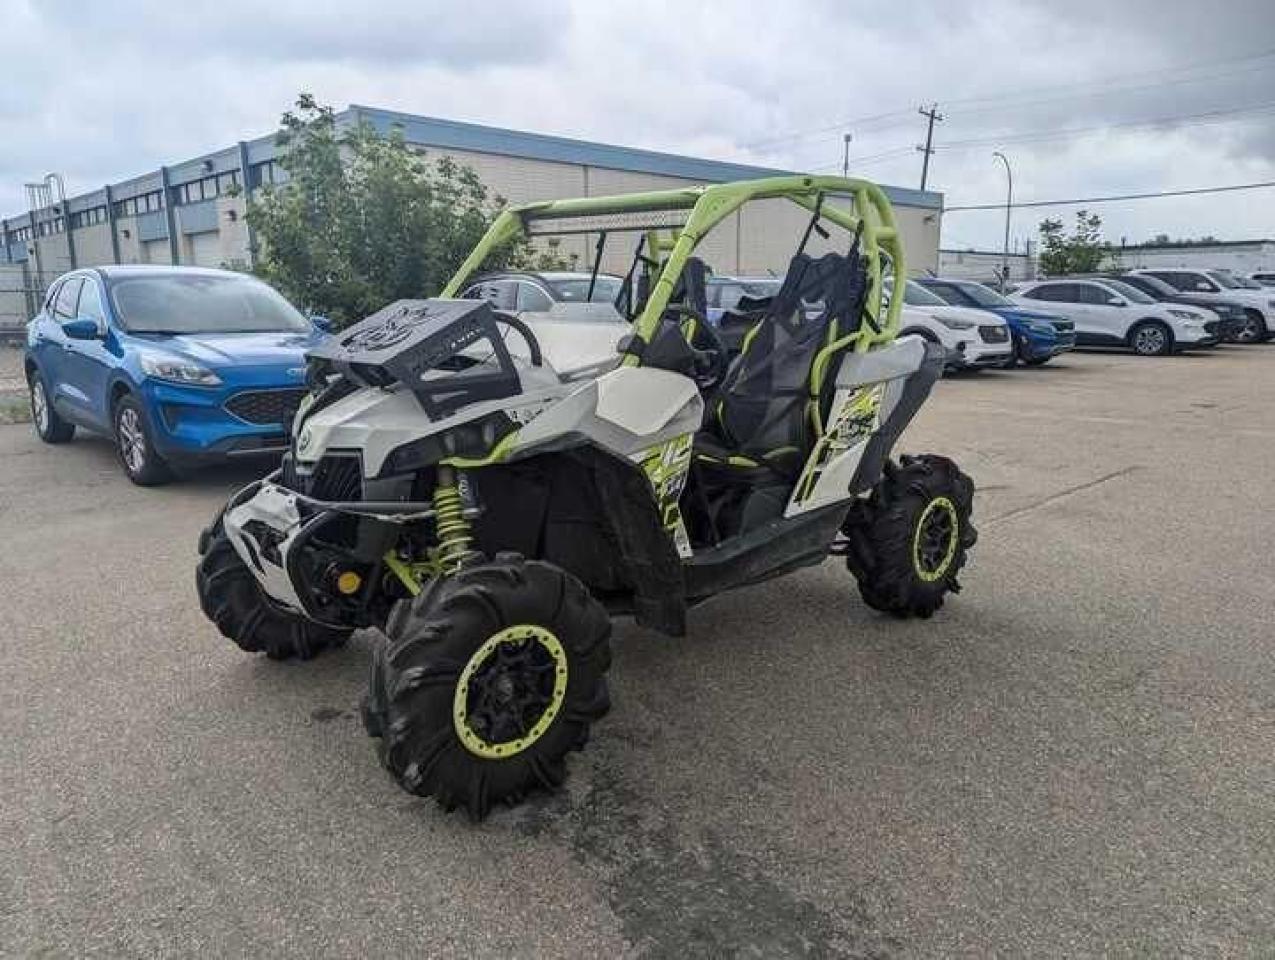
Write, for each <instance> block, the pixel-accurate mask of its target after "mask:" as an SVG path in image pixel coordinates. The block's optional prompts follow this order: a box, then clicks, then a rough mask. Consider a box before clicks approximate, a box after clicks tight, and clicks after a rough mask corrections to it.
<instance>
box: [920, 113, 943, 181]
mask: <svg viewBox="0 0 1275 960" xmlns="http://www.w3.org/2000/svg"><path fill="white" fill-rule="evenodd" d="M916 112H917V113H919V114H920V115H921V116H923V117H929V120H930V122H929V124H928V125H927V126H926V128H925V146H923V147H922V146H920V145H918V146H917V149H918V150H919V151H921V152H922V153H923V154H925V160H924V161H922V163H921V189H922V190H924V189H925V184H926V181H928V180H929V179H930V154H932V153H933V152H934V124H936V123H942V122H943V114H941V113H939V105H938V104H937V103H932V104H930V109H928V110H926V109H925V107H917V108H916Z"/></svg>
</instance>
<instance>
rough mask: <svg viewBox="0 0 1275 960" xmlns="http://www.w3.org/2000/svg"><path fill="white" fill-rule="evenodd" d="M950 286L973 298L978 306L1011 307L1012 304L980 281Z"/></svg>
mask: <svg viewBox="0 0 1275 960" xmlns="http://www.w3.org/2000/svg"><path fill="white" fill-rule="evenodd" d="M952 286H954V287H956V288H957V289H958V290H960V291H961V292H962V293H963V294H965V296H967V297H969V299H971V300H973V301H974V303H976V304H978V306H980V307H1012V306H1013V304H1012V303H1010V302H1009V301H1008V300H1006V299H1005V298H1004V297H1002V296H1001V295H1000V294H999V293H997V292H996V291H995V290H992V289H991V288H989V287H985V286H983V285H982V284H981V283H971V282H968V281H967V282H965V283H954V284H952Z"/></svg>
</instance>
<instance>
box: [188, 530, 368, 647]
mask: <svg viewBox="0 0 1275 960" xmlns="http://www.w3.org/2000/svg"><path fill="white" fill-rule="evenodd" d="M195 589H196V590H197V591H198V593H199V606H200V609H202V610H203V611H204V616H206V617H207V618H208V619H209V620H211V621H212V622H213V623H215V624H216V625H217V629H218V630H220V631H221V632H222V635H223V636H225V637H228V638H229V639H231V640H233V641H234V642H235V644H236V645H237V646H238V647H239V648H240V649H241V650H244V651H247V652H248V653H264V654H265V655H266V656H267V657H269V658H270V659H271V660H288V659H290V658H292V657H296V658H297V659H299V660H309V659H311V658H312V657H316V656H318V655H319V654H320V653H322V652H323V651H324V650H326V649H328V648H329V647H339V646H340V645H341V644H343V643H345V641H346V638H347V637H348V636H349V634H348V633H346V632H343V631H340V630H333V629H331V628H329V627H324V626H321V625H320V624H317V623H314V622H313V621H311V620H307V619H305V618H304V617H301V616H298V615H296V614H293V613H289V612H288V611H286V610H284V609H282V608H281V607H279V606H278V605H277V604H275V603H274V602H273V601H272V600H271V599H270V598H269V597H267V596H266V594H265V592H264V591H263V590H262V589H261V586H260V584H258V583H257V578H256V577H255V576H253V573H252V571H251V570H249V569H248V565H247V564H246V563H244V562H243V560H242V558H240V556H239V553H238V551H236V550H235V547H234V544H232V543H231V542H230V538H229V537H228V536H227V535H226V531H225V528H224V527H223V526H222V522H221V519H220V518H218V519H217V521H216V522H215V523H214V524H213V525H212V526H211V527H209V528H208V529H206V530H204V532H203V533H201V534H200V535H199V565H198V566H197V567H196V568H195Z"/></svg>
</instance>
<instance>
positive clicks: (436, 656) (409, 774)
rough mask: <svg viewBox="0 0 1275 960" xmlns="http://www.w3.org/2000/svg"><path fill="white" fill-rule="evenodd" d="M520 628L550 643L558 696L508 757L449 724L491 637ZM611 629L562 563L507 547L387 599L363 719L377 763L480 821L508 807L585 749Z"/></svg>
mask: <svg viewBox="0 0 1275 960" xmlns="http://www.w3.org/2000/svg"><path fill="white" fill-rule="evenodd" d="M524 624H529V625H533V626H537V627H540V628H543V629H544V630H547V631H549V632H551V633H552V634H553V635H554V636H555V637H556V638H557V639H558V641H559V643H560V644H561V648H562V650H563V651H564V655H565V663H566V668H567V680H566V688H565V692H564V693H563V694H562V698H561V701H560V707H559V708H558V709H557V713H556V715H555V716H553V718H552V720H551V721H550V722H549V724H548V726H547V727H546V728H545V729H544V731H543V733H541V734H540V735H539V736H538V737H537V738H535V739H534V740H532V742H531V743H530V744H529V745H527V746H525V747H523V748H521V749H520V750H519V751H518V752H516V753H514V754H512V755H510V756H505V757H495V756H480V755H478V754H477V753H475V752H472V751H471V749H470V748H469V747H467V746H466V744H465V742H464V741H463V740H462V738H461V736H460V733H459V732H458V727H457V724H458V723H467V722H468V721H464V720H461V719H459V718H456V717H454V715H453V700H454V698H455V695H456V689H457V685H458V684H459V683H460V682H461V678H462V674H463V672H464V670H465V667H466V665H467V664H468V663H469V662H470V660H471V658H473V657H475V656H476V655H477V654H479V652H480V650H481V648H482V647H483V645H484V644H485V643H486V642H487V641H488V639H489V638H492V637H494V636H495V635H496V634H498V633H499V632H500V631H503V630H505V629H507V628H510V627H514V626H516V625H524ZM610 637H611V620H610V617H609V616H608V614H607V612H606V610H605V608H604V607H603V606H602V605H601V604H600V603H599V602H598V601H597V600H596V599H594V597H593V596H592V595H590V593H589V591H588V590H587V589H586V588H585V586H584V585H583V584H582V583H581V582H580V581H579V580H577V579H576V578H575V577H573V576H572V575H571V574H569V573H567V572H566V571H564V570H561V569H559V568H558V567H555V566H553V565H552V564H548V563H543V562H541V561H537V560H526V559H524V558H523V557H521V556H520V555H517V554H499V555H497V557H496V558H495V559H494V560H491V561H484V560H482V559H481V558H476V562H473V563H470V564H468V565H466V566H465V567H464V568H463V569H462V570H460V571H459V572H458V573H457V574H455V575H454V576H450V577H442V578H438V579H436V580H434V581H432V582H431V583H430V584H429V585H428V586H427V587H426V588H425V589H424V590H423V591H422V592H421V593H420V594H419V595H418V596H416V597H414V598H412V599H410V600H403V601H400V602H399V603H398V604H397V605H396V606H395V608H394V611H393V613H392V614H391V615H390V618H389V622H388V623H387V625H386V637H385V638H384V639H383V642H381V643H380V644H379V645H378V646H377V648H376V649H375V652H374V654H373V658H372V667H371V677H370V681H369V686H368V694H367V699H366V700H365V702H364V706H363V719H364V724H365V726H366V727H367V731H368V733H369V734H370V735H371V736H373V737H380V738H382V739H381V743H380V749H379V752H380V756H381V762H382V763H383V764H384V765H385V767H386V769H387V770H389V772H390V773H391V774H392V775H393V776H394V779H395V780H396V781H397V782H398V783H399V785H400V786H401V787H402V788H403V789H404V790H406V791H408V792H409V793H413V794H417V795H419V796H424V797H428V796H432V797H434V798H435V799H436V800H437V802H438V804H439V805H440V806H441V807H443V809H445V810H453V809H455V808H457V807H461V808H463V809H464V810H465V811H466V812H467V813H468V814H469V816H470V817H471V818H472V819H474V820H481V819H482V818H483V817H485V816H486V815H487V813H488V812H489V811H490V809H491V807H492V806H493V805H494V804H496V803H505V804H508V805H513V804H515V803H517V802H519V801H520V800H521V799H522V798H523V797H525V796H526V795H528V794H529V793H532V792H534V791H537V790H544V791H553V790H556V789H557V788H558V787H559V786H560V785H561V784H562V782H563V780H564V779H565V777H566V756H567V754H568V753H569V752H571V751H572V750H579V749H581V748H582V747H583V746H584V745H585V743H586V742H587V741H588V737H589V729H590V726H591V724H592V723H593V722H594V721H596V720H598V719H600V718H601V717H602V716H603V715H605V714H606V712H607V710H608V709H609V708H610V696H609V694H608V692H607V685H606V671H607V668H608V667H609V666H610V665H611V645H610ZM542 716H543V714H542ZM503 742H508V741H503Z"/></svg>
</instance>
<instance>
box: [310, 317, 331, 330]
mask: <svg viewBox="0 0 1275 960" xmlns="http://www.w3.org/2000/svg"><path fill="white" fill-rule="evenodd" d="M310 322H311V323H313V324H314V328H315V329H316V330H321V331H322V332H323V333H331V332H332V321H331V320H329V319H328V318H327V317H317V316H316V317H311V318H310Z"/></svg>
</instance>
